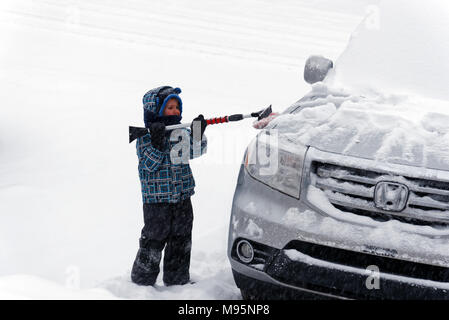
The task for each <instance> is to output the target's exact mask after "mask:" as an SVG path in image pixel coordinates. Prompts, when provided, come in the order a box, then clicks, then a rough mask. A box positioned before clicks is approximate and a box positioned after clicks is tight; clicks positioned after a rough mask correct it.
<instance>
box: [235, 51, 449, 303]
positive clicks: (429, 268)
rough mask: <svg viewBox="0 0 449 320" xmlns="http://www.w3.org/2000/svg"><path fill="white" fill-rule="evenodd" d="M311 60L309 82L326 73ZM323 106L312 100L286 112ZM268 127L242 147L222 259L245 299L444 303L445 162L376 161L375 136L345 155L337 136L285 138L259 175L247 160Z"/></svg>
mask: <svg viewBox="0 0 449 320" xmlns="http://www.w3.org/2000/svg"><path fill="white" fill-rule="evenodd" d="M318 59H319V58H318ZM321 61H325V62H326V60H321ZM314 62H316V59H315V60H314V59H311V60H309V61H308V63H307V65H306V74H305V77H306V79H307V80H309V82H311V83H313V82H316V81H319V80H322V79H323V77H325V74H326V73H327V70H329V68H331V67H332V66H331V65H326V63H325V65H324V66H323V64H321V65H318V66H317V65H316V64H314ZM332 98H333V99H334V100H338V99H341V100H344V99H350V97H347V96H340V97H338V96H332ZM326 99H329V95H328V94H323V95H320V94H319V92H318V93H316V92H315V93H311V94H309V95H307V96H305V97H304V98H303V99H301V100H299V101H298V102H297V103H295V104H294V105H292V106H291V107H290V108H288V109H287V110H286V111H285V112H284V113H283V114H292V115H294V114H297V113H298V112H301V111H302V110H304V108H313V107H314V106H316V105H317V103H315V102H316V101H321V102H320V104H321V105H322V104H323V102H322V101H323V100H326ZM273 129H274V130H275V129H276V125H274V126H270V125H269V126H268V127H267V128H265V129H264V130H262V131H261V132H260V134H259V135H258V136H257V137H256V138H255V139H254V141H253V142H252V143H251V144H250V145H249V146H248V149H247V150H246V152H245V156H244V160H243V162H242V165H241V168H240V173H239V176H238V181H237V186H236V190H235V194H234V199H233V204H232V214H231V221H230V227H229V242H228V257H229V261H230V264H231V267H232V271H233V275H234V280H235V282H236V284H237V286H238V287H239V288H240V290H241V292H242V296H243V298H244V299H260V298H262V299H263V298H265V299H294V298H306V299H307V298H320V299H326V298H331V299H334V298H340V299H447V298H449V268H448V267H449V231H448V230H449V229H448V227H447V225H448V223H449V167H448V166H447V165H446V164H445V162H441V161H439V159H438V158H435V159H426V164H427V165H426V166H425V167H423V166H422V163H414V162H413V160H410V159H407V158H403V159H396V160H397V161H395V163H387V162H382V161H378V160H377V159H374V157H373V154H374V151H375V150H376V149H375V148H376V139H380V137H371V139H372V140H371V141H369V142H367V141H366V140H365V141H362V143H360V145H359V146H356V147H354V148H352V149H351V150H352V152H351V153H350V154H348V153H347V152H345V153H344V152H343V149H344V148H345V147H346V144H345V141H344V140H345V136H344V135H342V136H341V137H340V138H339V139H337V140H333V141H324V140H323V139H321V140H320V137H316V139H315V140H313V139H312V143H310V145H302V144H301V143H300V142H298V141H295V140H294V139H291V138H288V131H287V132H285V131H284V132H283V133H282V134H285V133H287V135H286V136H287V139H284V141H286V143H281V144H280V145H279V146H278V148H277V149H276V150H275V152H276V155H275V156H276V159H278V161H277V163H276V168H275V170H273V171H272V172H271V173H270V172H269V170H268V172H261V170H260V169H261V167H263V165H262V164H261V163H259V162H260V161H259V160H257V159H256V160H254V161H252V158H254V155H255V154H257V153H258V152H260V151H259V150H260V149H259V148H260V146H261V145H262V146H263V145H264V144H265V145H266V139H267V135H268V136H269V135H270V132H274V131H273ZM292 130H293V129H292ZM272 134H273V133H271V135H272ZM268 138H269V137H268ZM284 138H285V137H284ZM271 152H273V151H271ZM268 153H270V152H269V151H268ZM343 153H344V155H343Z"/></svg>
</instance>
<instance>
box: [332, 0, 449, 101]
mask: <svg viewBox="0 0 449 320" xmlns="http://www.w3.org/2000/svg"><path fill="white" fill-rule="evenodd" d="M368 12H369V14H368V15H367V17H366V18H365V20H364V21H363V22H362V23H361V24H360V25H359V27H358V28H357V29H356V30H355V32H354V33H353V34H352V35H351V39H350V41H349V43H348V46H347V48H346V50H345V51H344V52H343V54H342V55H341V56H340V57H339V59H338V60H337V61H336V69H335V73H334V74H333V76H334V77H333V78H332V77H331V78H330V79H332V80H333V81H335V82H338V83H340V84H341V85H344V86H345V87H346V88H348V87H353V88H359V89H361V88H369V89H375V90H377V91H382V92H390V93H395V94H396V93H412V94H420V95H424V96H427V97H431V98H436V99H445V100H449V90H448V88H447V85H448V83H449V59H448V58H447V57H448V56H449V19H448V17H449V2H448V1H447V0H427V1H422V0H384V1H382V2H381V3H380V5H379V6H372V7H371V9H370V10H368Z"/></svg>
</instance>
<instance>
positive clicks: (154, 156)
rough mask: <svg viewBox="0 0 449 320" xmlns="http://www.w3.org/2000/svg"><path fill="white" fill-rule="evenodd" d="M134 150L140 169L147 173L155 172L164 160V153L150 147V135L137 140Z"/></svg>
mask: <svg viewBox="0 0 449 320" xmlns="http://www.w3.org/2000/svg"><path fill="white" fill-rule="evenodd" d="M136 148H137V156H138V157H139V162H140V163H141V164H142V168H143V169H145V170H148V171H156V170H157V169H158V168H159V166H160V165H161V163H162V161H163V159H164V153H163V152H162V151H159V150H158V149H156V148H154V147H153V146H152V145H151V138H150V135H149V134H147V135H146V136H144V137H142V138H139V139H138V140H137V144H136Z"/></svg>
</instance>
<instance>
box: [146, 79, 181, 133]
mask: <svg viewBox="0 0 449 320" xmlns="http://www.w3.org/2000/svg"><path fill="white" fill-rule="evenodd" d="M180 93H181V89H180V88H172V87H169V86H162V87H158V88H154V89H151V90H150V91H148V92H147V93H145V95H144V96H143V100H142V102H143V110H144V121H145V126H147V127H148V126H149V124H150V123H151V122H154V121H156V120H158V119H159V120H160V118H162V117H163V114H164V109H165V106H166V104H167V101H168V100H170V99H176V100H178V103H179V111H180V115H182V100H181V98H180V97H179V94H180ZM179 120H180V118H179Z"/></svg>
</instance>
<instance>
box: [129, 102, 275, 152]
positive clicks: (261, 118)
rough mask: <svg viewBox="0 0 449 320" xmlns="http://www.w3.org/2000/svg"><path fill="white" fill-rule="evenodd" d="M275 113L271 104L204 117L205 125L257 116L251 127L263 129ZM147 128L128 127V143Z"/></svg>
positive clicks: (178, 125)
mask: <svg viewBox="0 0 449 320" xmlns="http://www.w3.org/2000/svg"><path fill="white" fill-rule="evenodd" d="M276 115H277V113H273V111H272V110H271V105H270V106H269V107H268V108H266V109H262V110H260V111H258V112H253V113H250V114H233V115H230V116H224V117H219V118H213V119H205V120H206V122H207V125H212V124H220V123H226V122H234V121H240V120H243V119H247V118H257V121H255V122H254V124H253V127H254V128H256V129H263V128H264V127H265V126H266V125H267V124H268V123H269V121H268V120H271V119H273V118H274V117H275V116H276ZM192 123H193V122H191V123H181V124H174V125H171V126H167V127H165V130H175V129H180V128H190V126H191V125H192ZM149 130H150V129H149V128H142V127H131V126H130V127H129V143H131V142H133V141H134V140H136V139H138V138H140V137H143V136H144V135H146V134H147V133H148V132H149Z"/></svg>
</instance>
